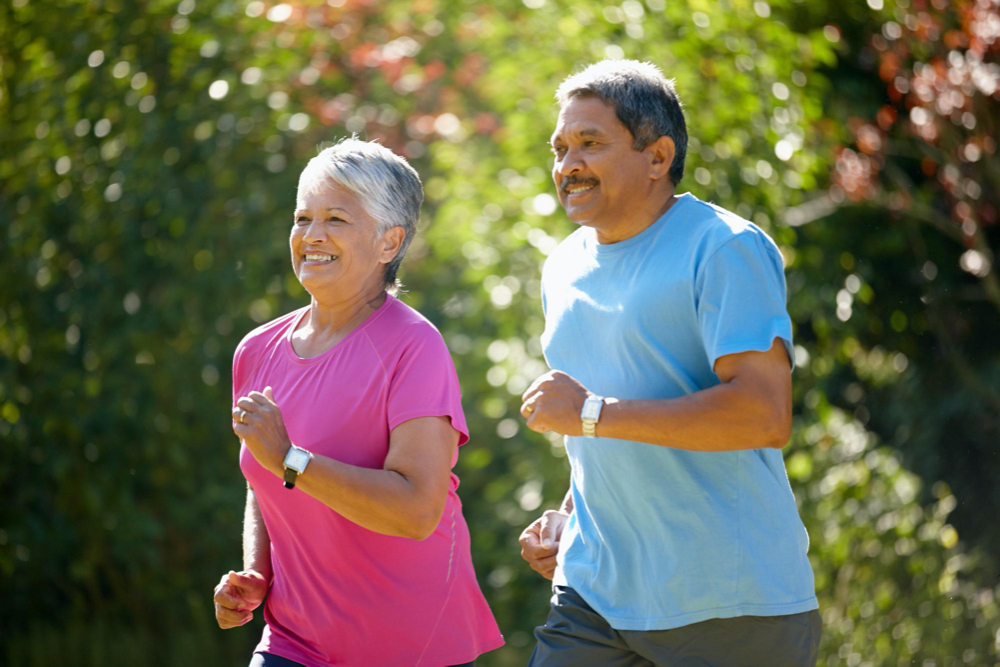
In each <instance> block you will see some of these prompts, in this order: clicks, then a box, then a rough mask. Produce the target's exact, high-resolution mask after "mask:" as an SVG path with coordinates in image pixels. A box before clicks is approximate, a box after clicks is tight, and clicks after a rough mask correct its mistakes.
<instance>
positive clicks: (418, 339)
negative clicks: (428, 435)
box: [387, 325, 469, 446]
mask: <svg viewBox="0 0 1000 667" xmlns="http://www.w3.org/2000/svg"><path fill="white" fill-rule="evenodd" d="M408 338H409V340H408V341H407V344H406V346H405V348H404V350H403V352H402V353H401V354H400V356H399V359H398V361H397V363H396V366H395V368H393V369H389V370H390V371H391V372H390V380H389V391H388V402H387V412H388V418H389V430H390V431H392V429H394V428H396V427H397V426H399V425H400V424H402V423H403V422H405V421H409V420H410V419H417V418H419V417H448V418H449V419H450V420H451V425H452V428H454V429H455V430H456V431H458V433H459V439H458V444H459V446H461V445H464V444H465V443H466V442H468V441H469V428H468V426H466V424H465V413H464V412H463V411H462V392H461V389H460V388H459V384H458V375H457V374H456V372H455V364H454V363H453V362H452V360H451V354H450V353H449V351H448V347H447V346H446V345H445V343H444V339H442V338H441V334H440V333H438V331H437V330H436V329H434V328H433V327H431V326H429V325H420V326H414V327H412V328H411V329H410V331H409V332H408Z"/></svg>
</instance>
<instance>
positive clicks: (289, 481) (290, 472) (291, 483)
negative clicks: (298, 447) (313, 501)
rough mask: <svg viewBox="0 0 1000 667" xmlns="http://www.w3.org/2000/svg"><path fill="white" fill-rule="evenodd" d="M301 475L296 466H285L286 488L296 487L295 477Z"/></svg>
mask: <svg viewBox="0 0 1000 667" xmlns="http://www.w3.org/2000/svg"><path fill="white" fill-rule="evenodd" d="M298 476H299V471H298V470H296V469H295V468H285V488H286V489H294V488H295V478H296V477H298Z"/></svg>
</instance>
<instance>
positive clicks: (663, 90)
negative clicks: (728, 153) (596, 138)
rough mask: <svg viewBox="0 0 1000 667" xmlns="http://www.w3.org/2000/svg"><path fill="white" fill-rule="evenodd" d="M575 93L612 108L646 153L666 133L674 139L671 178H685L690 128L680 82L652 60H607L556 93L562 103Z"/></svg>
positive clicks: (635, 144) (564, 82)
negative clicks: (676, 89)
mask: <svg viewBox="0 0 1000 667" xmlns="http://www.w3.org/2000/svg"><path fill="white" fill-rule="evenodd" d="M575 97H596V98H598V99H600V100H601V101H602V102H604V103H605V104H607V105H609V106H611V107H612V108H613V109H614V110H615V114H616V115H617V116H618V120H620V121H621V122H622V125H624V126H625V127H626V128H627V129H628V131H629V132H631V133H632V138H633V143H632V148H634V149H635V150H637V151H641V150H643V149H645V148H646V147H647V146H649V145H650V144H651V143H653V142H654V141H656V140H657V139H659V138H660V137H662V136H668V137H670V138H671V139H673V141H674V161H673V162H671V163H670V180H671V181H673V183H674V185H677V183H678V182H680V180H681V178H683V177H684V159H685V157H687V141H688V137H687V126H686V125H685V123H684V112H683V111H682V110H681V101H680V100H679V99H678V98H677V93H676V92H674V82H673V80H672V79H667V78H666V77H665V76H663V72H661V71H660V68H659V67H657V66H656V65H653V64H652V63H642V62H639V61H637V60H602V61H601V62H599V63H595V64H593V65H591V66H590V67H588V68H587V69H585V70H583V71H582V72H580V73H578V74H574V75H572V76H570V77H569V78H567V79H566V80H565V81H563V82H562V85H560V86H559V90H557V91H556V100H557V101H558V102H559V106H560V107H564V106H566V105H567V104H569V102H570V100H572V99H573V98H575Z"/></svg>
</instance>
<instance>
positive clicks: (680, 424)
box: [596, 382, 790, 452]
mask: <svg viewBox="0 0 1000 667" xmlns="http://www.w3.org/2000/svg"><path fill="white" fill-rule="evenodd" d="M779 412H781V413H779ZM788 412H790V406H789V409H788V411H779V410H776V408H775V402H774V401H772V400H768V397H763V396H755V395H754V393H753V392H749V391H746V390H744V389H743V388H741V387H739V386H738V384H737V383H736V382H730V383H725V384H720V385H716V386H715V387H711V388H710V389H705V390H702V391H698V392H695V393H693V394H689V395H687V396H681V397H679V398H670V399H659V400H626V401H609V402H608V403H607V404H606V405H605V406H604V410H603V411H602V412H601V419H600V422H598V424H597V429H596V432H597V435H598V437H604V438H616V439H619V440H632V441H635V442H646V443H649V444H652V445H661V446H664V447H672V448H674V449H685V450H689V451H698V452H728V451H738V450H745V449H762V448H768V447H774V448H781V447H783V446H784V445H785V444H786V443H787V442H788V426H787V424H788V423H789V421H790V420H789V415H788Z"/></svg>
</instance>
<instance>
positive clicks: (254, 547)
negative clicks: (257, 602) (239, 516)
mask: <svg viewBox="0 0 1000 667" xmlns="http://www.w3.org/2000/svg"><path fill="white" fill-rule="evenodd" d="M243 569H244V570H254V571H256V572H259V573H260V574H261V575H262V576H263V577H264V580H265V581H268V582H270V581H271V537H270V536H269V535H268V534H267V526H265V525H264V517H263V516H261V513H260V506H259V505H258V504H257V496H256V495H254V492H253V489H251V488H247V504H246V509H245V510H244V513H243Z"/></svg>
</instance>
